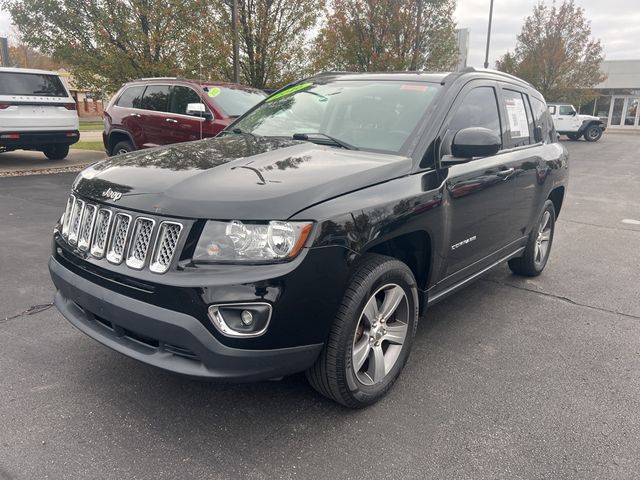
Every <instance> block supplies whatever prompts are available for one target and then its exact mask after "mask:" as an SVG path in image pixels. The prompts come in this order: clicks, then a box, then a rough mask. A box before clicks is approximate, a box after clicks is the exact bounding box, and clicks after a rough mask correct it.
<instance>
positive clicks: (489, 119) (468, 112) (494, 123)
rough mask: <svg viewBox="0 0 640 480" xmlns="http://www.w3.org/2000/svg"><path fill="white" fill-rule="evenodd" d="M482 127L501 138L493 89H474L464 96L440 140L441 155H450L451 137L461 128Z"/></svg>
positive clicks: (496, 101)
mask: <svg viewBox="0 0 640 480" xmlns="http://www.w3.org/2000/svg"><path fill="white" fill-rule="evenodd" d="M469 127H483V128H488V129H489V130H493V131H494V132H495V133H496V135H498V136H499V137H500V138H502V131H501V129H500V114H499V113H498V100H497V97H496V92H495V89H494V88H493V87H476V88H474V89H473V90H471V91H470V92H469V93H467V94H466V96H465V97H464V99H463V100H462V102H461V103H460V104H459V105H458V107H457V110H456V111H455V113H454V114H453V116H452V117H451V120H450V121H449V125H448V126H447V129H446V133H445V135H444V138H443V140H442V147H441V151H440V152H441V154H443V155H449V154H451V142H452V141H453V137H454V135H455V134H456V132H458V130H462V129H463V128H469Z"/></svg>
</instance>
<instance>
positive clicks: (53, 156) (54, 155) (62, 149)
mask: <svg viewBox="0 0 640 480" xmlns="http://www.w3.org/2000/svg"><path fill="white" fill-rule="evenodd" d="M42 153H44V154H45V156H46V157H47V158H48V159H49V160H64V159H65V158H67V155H69V145H51V146H48V147H45V148H44V149H43V150H42Z"/></svg>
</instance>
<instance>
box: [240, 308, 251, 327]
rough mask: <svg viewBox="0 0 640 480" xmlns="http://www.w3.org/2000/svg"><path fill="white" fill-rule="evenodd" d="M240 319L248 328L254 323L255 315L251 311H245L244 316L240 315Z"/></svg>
mask: <svg viewBox="0 0 640 480" xmlns="http://www.w3.org/2000/svg"><path fill="white" fill-rule="evenodd" d="M240 319H241V320H242V324H243V325H246V326H247V327H248V326H250V325H251V324H252V323H253V315H252V314H251V312H250V311H249V310H243V311H242V314H241V315H240Z"/></svg>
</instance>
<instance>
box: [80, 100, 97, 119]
mask: <svg viewBox="0 0 640 480" xmlns="http://www.w3.org/2000/svg"><path fill="white" fill-rule="evenodd" d="M76 108H77V110H78V116H79V117H80V118H83V117H101V116H102V113H103V110H102V100H90V99H87V98H85V99H83V100H78V101H77V102H76Z"/></svg>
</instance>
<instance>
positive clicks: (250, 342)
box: [49, 69, 568, 407]
mask: <svg viewBox="0 0 640 480" xmlns="http://www.w3.org/2000/svg"><path fill="white" fill-rule="evenodd" d="M567 174H568V164H567V154H566V151H565V149H564V148H563V147H562V146H561V145H560V144H559V143H557V135H556V133H555V131H554V129H553V123H552V121H551V119H550V118H549V114H548V113H547V109H546V104H545V101H544V99H543V98H542V96H541V95H540V94H539V93H538V92H536V91H535V90H534V89H533V88H532V87H531V86H530V85H529V84H527V83H525V82H523V81H521V80H519V79H517V78H515V77H512V76H509V75H505V74H500V73H498V72H492V71H476V70H473V69H468V70H466V71H463V72H459V73H453V74H417V73H397V74H387V73H385V74H333V73H331V74H324V75H319V76H315V77H313V78H309V79H306V80H304V81H302V82H299V83H296V84H294V85H290V86H288V87H286V88H284V89H282V90H280V91H279V92H276V93H275V94H273V95H272V96H271V97H269V98H268V99H266V100H265V101H263V102H262V103H260V104H259V105H257V106H256V107H254V108H253V109H252V110H250V111H249V112H247V113H246V114H245V115H243V116H242V117H240V118H239V119H238V120H237V121H236V122H234V124H232V125H231V126H230V127H228V128H227V129H226V130H225V131H224V132H223V133H222V134H221V135H220V136H218V137H216V138H213V139H208V140H202V141H197V142H192V143H186V144H181V145H174V146H169V147H162V148H157V149H152V150H148V151H143V152H136V153H132V154H127V155H123V156H120V157H114V158H111V159H108V160H105V161H103V162H100V163H97V164H95V165H92V166H91V167H89V168H87V169H86V170H84V171H83V172H82V173H81V174H80V175H78V177H77V179H76V181H75V182H74V184H73V187H72V192H71V196H70V197H69V200H68V202H67V205H66V209H65V212H64V215H63V216H62V218H61V219H60V222H59V224H58V225H57V227H56V228H55V231H54V238H53V254H52V257H51V259H50V261H49V268H50V271H51V276H52V278H53V281H54V283H55V285H56V287H57V289H58V291H57V293H56V297H55V304H56V306H57V307H58V309H59V310H60V311H61V312H62V313H63V315H64V316H65V317H66V318H67V319H68V320H69V321H70V322H71V323H73V324H74V325H75V326H76V327H78V328H79V329H80V330H81V331H83V332H85V333H86V334H87V335H89V336H91V337H93V338H95V339H96V340H98V341H99V342H101V343H103V344H105V345H107V346H109V347H111V348H113V349H114V350H116V351H119V352H121V353H124V354H125V355H128V356H130V357H133V358H135V359H138V360H140V361H143V362H145V363H148V364H150V365H155V366H157V367H161V368H164V369H166V370H170V371H172V372H176V373H180V374H184V375H188V376H191V377H199V378H211V379H222V380H235V381H244V380H261V379H270V378H278V377H281V376H283V375H288V374H292V373H295V372H300V371H306V373H307V377H308V379H309V381H310V382H311V384H312V385H313V386H314V387H315V388H316V389H317V390H318V391H319V392H321V393H322V394H324V395H326V396H327V397H330V398H332V399H334V400H336V401H338V402H340V403H342V404H344V405H347V406H350V407H361V406H364V405H368V404H371V403H373V402H375V401H376V400H378V399H379V398H380V397H381V396H382V395H383V394H384V393H385V392H386V391H387V390H388V389H389V388H390V387H391V385H392V384H393V382H394V381H395V380H396V378H397V377H398V375H399V374H400V371H401V370H402V368H403V366H404V364H405V362H406V361H407V358H408V356H409V351H410V350H411V344H412V341H413V337H414V332H415V330H416V327H417V322H418V316H419V314H420V313H422V312H424V311H425V309H426V308H427V306H428V305H430V304H433V303H434V302H437V301H438V300H440V299H442V298H444V297H445V296H446V295H448V294H450V293H452V292H453V291H455V290H457V289H458V288H460V287H462V286H464V285H465V284H467V283H468V282H469V281H470V280H473V279H474V278H476V277H478V276H479V275H481V274H482V273H484V272H486V271H487V270H489V269H490V268H492V267H494V266H496V265H497V264H499V263H500V262H503V261H508V262H509V266H510V267H511V269H512V270H513V271H514V272H515V273H518V274H522V275H538V274H539V273H540V272H541V271H542V269H543V268H544V267H545V264H546V262H547V259H548V258H549V252H550V249H551V243H552V241H553V233H554V225H555V220H556V218H557V216H558V214H559V213H560V209H561V206H562V200H563V197H564V193H565V188H566V183H567Z"/></svg>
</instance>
